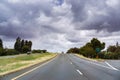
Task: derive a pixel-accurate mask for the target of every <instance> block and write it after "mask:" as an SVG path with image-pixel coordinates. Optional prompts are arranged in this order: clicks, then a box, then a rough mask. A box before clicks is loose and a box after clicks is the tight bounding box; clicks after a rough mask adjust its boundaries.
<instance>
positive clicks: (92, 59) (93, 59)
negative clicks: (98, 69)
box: [75, 54, 105, 62]
mask: <svg viewBox="0 0 120 80" xmlns="http://www.w3.org/2000/svg"><path fill="white" fill-rule="evenodd" d="M75 55H76V56H78V57H80V58H82V59H86V60H90V61H99V62H103V61H105V60H104V59H99V58H87V57H84V56H83V55H80V54H75Z"/></svg>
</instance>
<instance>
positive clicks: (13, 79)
mask: <svg viewBox="0 0 120 80" xmlns="http://www.w3.org/2000/svg"><path fill="white" fill-rule="evenodd" d="M51 61H53V59H52V60H50V61H48V62H46V63H43V64H41V65H40V66H38V67H35V68H33V69H31V70H29V71H27V72H25V73H23V74H21V75H19V76H17V77H14V78H12V79H11V80H16V79H18V78H20V77H22V76H24V75H26V74H28V73H30V72H32V71H34V70H36V69H38V68H40V67H42V66H44V65H46V64H47V63H49V62H51Z"/></svg>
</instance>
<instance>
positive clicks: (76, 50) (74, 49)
mask: <svg viewBox="0 0 120 80" xmlns="http://www.w3.org/2000/svg"><path fill="white" fill-rule="evenodd" d="M67 53H79V48H76V47H74V48H70V49H69V50H68V51H67Z"/></svg>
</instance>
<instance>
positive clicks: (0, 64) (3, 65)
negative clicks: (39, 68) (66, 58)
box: [0, 53, 57, 75]
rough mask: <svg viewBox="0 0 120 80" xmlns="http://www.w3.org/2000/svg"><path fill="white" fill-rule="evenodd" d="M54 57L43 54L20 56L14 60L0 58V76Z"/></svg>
mask: <svg viewBox="0 0 120 80" xmlns="http://www.w3.org/2000/svg"><path fill="white" fill-rule="evenodd" d="M56 55H57V54H52V53H44V54H31V55H21V56H17V57H14V58H0V75H4V74H7V73H10V72H14V71H17V70H21V69H24V68H26V67H29V66H32V65H34V64H37V63H40V62H43V61H45V60H48V59H50V58H52V57H55V56H56Z"/></svg>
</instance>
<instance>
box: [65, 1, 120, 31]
mask: <svg viewBox="0 0 120 80" xmlns="http://www.w3.org/2000/svg"><path fill="white" fill-rule="evenodd" d="M67 1H68V2H69V3H70V4H71V5H72V8H71V10H72V12H73V15H74V20H73V21H74V22H78V23H81V24H82V25H81V24H79V25H76V27H75V28H76V29H86V30H87V29H95V30H98V31H100V30H104V29H106V30H107V31H108V32H114V31H120V22H119V21H120V17H119V14H120V11H119V7H120V5H119V4H120V1H118V0H114V1H113V0H77V1H73V0H67ZM106 23H107V24H108V25H105V24H106Z"/></svg>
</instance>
